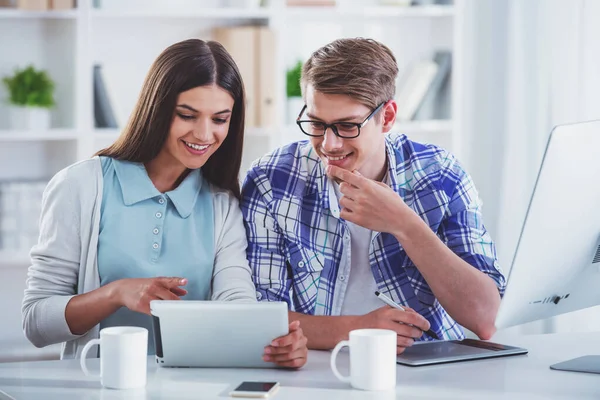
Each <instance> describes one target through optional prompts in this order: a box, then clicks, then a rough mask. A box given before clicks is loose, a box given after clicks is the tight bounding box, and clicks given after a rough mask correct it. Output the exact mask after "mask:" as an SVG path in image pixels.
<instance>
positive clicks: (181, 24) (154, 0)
mask: <svg viewBox="0 0 600 400" xmlns="http://www.w3.org/2000/svg"><path fill="white" fill-rule="evenodd" d="M0 1H1V0H0ZM436 1H437V0H436ZM427 2H428V3H432V2H434V1H433V0H431V1H430V0H427ZM440 2H441V0H440ZM382 3H384V1H380V0H364V1H362V0H361V1H358V0H356V1H355V0H337V5H336V6H333V7H328V6H321V7H315V6H311V7H305V6H295V7H291V6H290V7H286V5H285V4H286V1H285V0H270V1H268V2H267V5H268V6H267V7H247V8H243V7H242V5H243V4H248V5H250V4H254V5H256V4H257V2H251V1H247V0H244V1H241V0H206V1H197V2H195V1H193V0H173V1H169V2H167V1H166V0H164V1H162V0H78V1H77V2H76V7H77V8H74V9H72V10H67V11H57V10H55V11H22V10H17V9H7V8H0V54H2V57H0V77H3V76H7V75H8V74H10V73H11V71H13V70H15V68H22V67H24V66H26V65H34V66H35V67H36V68H38V69H43V70H45V71H47V73H48V74H49V76H51V77H52V79H53V80H54V82H55V88H56V90H55V100H56V103H57V106H56V108H55V109H53V110H52V111H51V120H52V126H66V127H70V128H65V129H48V130H45V131H39V132H38V131H30V132H25V131H16V130H10V129H9V123H8V121H9V118H8V117H9V112H8V108H7V107H6V103H0V182H19V181H21V180H22V181H28V182H31V181H34V182H47V179H49V177H51V176H53V175H54V174H55V173H56V172H58V171H60V170H61V169H63V168H65V167H66V166H68V165H70V164H72V163H74V162H76V161H79V160H82V159H86V158H89V157H90V156H92V155H93V154H95V153H96V152H97V151H98V150H100V149H102V148H105V147H107V146H109V145H110V144H112V143H113V142H114V141H115V140H116V139H117V138H118V136H119V134H120V132H121V129H119V128H102V126H118V127H123V126H124V125H125V124H126V122H127V120H128V118H129V115H130V113H131V111H132V109H133V107H134V105H135V102H136V100H137V96H138V94H139V92H140V88H141V86H142V83H143V79H144V77H145V75H146V73H147V72H148V69H149V68H150V65H151V64H152V62H153V61H154V60H155V59H156V57H157V56H158V54H159V53H160V52H161V51H162V50H164V49H165V48H166V47H167V46H169V45H170V44H173V43H175V42H178V41H181V40H184V39H189V38H200V39H203V40H218V41H220V42H221V43H222V44H223V45H224V46H225V47H226V48H227V50H228V51H229V52H230V53H231V54H232V56H233V58H234V59H235V60H236V63H237V64H238V67H239V69H240V71H241V73H242V77H243V78H244V83H245V87H246V93H247V98H248V104H247V107H246V110H247V115H246V129H245V140H244V152H243V159H242V166H241V172H240V179H243V177H244V175H245V172H246V171H247V169H248V168H249V167H250V165H251V163H252V162H253V161H254V160H256V159H257V158H259V157H261V156H262V155H264V154H265V153H267V152H268V151H270V150H273V149H274V148H276V147H278V146H281V145H285V144H287V143H290V142H292V141H297V140H306V139H307V137H306V136H305V135H303V134H302V132H300V131H299V129H298V127H297V126H296V125H295V123H294V121H295V118H296V117H297V114H298V112H299V111H300V109H301V108H302V105H303V102H302V101H301V100H299V99H298V98H297V97H288V96H291V95H289V93H288V91H287V76H288V74H289V73H291V72H292V71H293V70H294V68H295V66H297V65H298V63H299V62H300V63H301V62H304V61H305V60H306V59H308V57H310V55H311V54H312V52H313V51H314V50H316V49H317V48H319V47H320V46H322V45H324V44H326V43H328V42H330V41H332V40H334V39H337V38H342V37H370V38H373V39H376V40H379V41H381V42H383V43H384V44H386V45H387V46H388V47H390V49H391V50H392V51H393V53H394V55H395V56H396V59H397V62H398V68H399V77H398V81H399V83H398V88H397V91H396V93H397V99H396V100H397V101H398V103H399V106H400V103H401V101H400V100H401V98H402V99H407V98H411V96H406V93H407V92H406V91H403V90H401V89H402V87H401V82H403V81H406V80H408V81H410V80H411V79H412V78H411V77H412V76H413V75H411V72H414V66H415V64H419V63H423V62H426V63H429V65H431V63H433V62H434V57H435V55H436V54H437V53H438V52H440V51H445V52H446V53H451V55H452V58H451V60H452V61H451V71H450V72H448V71H446V75H445V76H447V77H448V79H447V81H448V82H451V85H448V87H449V88H448V89H447V90H446V91H445V92H444V93H445V94H444V96H438V97H439V98H442V97H443V101H437V100H436V101H437V102H436V103H435V104H438V103H443V104H444V107H443V108H439V109H440V110H442V109H443V110H444V111H443V112H437V113H436V112H435V111H432V110H438V108H435V107H437V105H436V106H435V107H433V106H431V104H433V103H429V105H430V107H421V106H415V105H423V104H425V101H424V100H423V99H424V98H426V96H424V95H423V93H421V95H420V96H415V98H417V100H414V101H412V104H413V106H415V107H413V108H414V110H413V111H414V113H410V112H407V113H405V114H406V115H413V116H412V117H410V116H408V117H406V115H405V117H404V118H405V119H409V120H408V121H398V122H397V124H396V126H395V127H394V131H398V132H402V133H405V134H407V135H408V136H409V138H411V139H414V140H419V141H424V142H428V143H434V144H438V145H442V146H444V147H447V148H448V149H449V150H451V151H452V152H454V153H455V154H458V155H459V156H460V151H461V147H460V145H461V137H460V136H461V121H460V118H458V117H460V115H462V110H461V109H460V108H461V102H460V96H461V90H462V86H463V82H464V79H463V78H462V75H463V74H464V69H463V61H464V60H463V55H462V47H463V40H464V32H463V31H462V29H463V27H462V25H460V24H459V23H458V22H457V21H460V20H461V18H462V13H463V0H455V1H454V2H453V4H450V5H446V4H444V5H419V6H409V7H405V6H389V5H382ZM225 4H227V6H224V5H225ZM98 5H101V6H104V8H97V6H98ZM232 5H233V6H232ZM406 38H410V40H406ZM357 56H359V55H357ZM417 78H418V74H417ZM429 78H431V76H429ZM425 80H426V81H427V79H425ZM98 82H102V89H103V90H99V89H98V86H97V85H98ZM101 92H103V93H104V98H103V99H102V100H98V98H96V99H95V94H96V95H97V96H98V95H99V93H101ZM409 94H410V93H409ZM6 97H7V91H6V88H5V87H4V85H0V100H5V99H6ZM419 99H421V100H419ZM102 102H104V103H102ZM98 104H108V105H109V107H107V108H106V109H107V110H109V111H108V114H104V117H107V118H104V123H102V122H99V121H100V120H98V119H97V118H98V116H97V115H96V111H98V110H99V108H98V107H99V106H98ZM423 110H425V112H423ZM419 111H421V112H419ZM438 111H439V110H438ZM108 117H110V118H108ZM417 118H418V120H415V119H417ZM100 119H101V120H102V117H100ZM108 121H110V123H109V122H108ZM37 195H38V194H36V196H37ZM35 201H37V200H35ZM36 218H37V217H36ZM15 251H17V250H15ZM18 251H21V250H18ZM28 251H29V249H26V252H28ZM23 259H27V257H26V256H22V255H21V256H19V255H14V254H13V255H10V258H9V257H8V255H7V254H2V255H1V257H0V264H3V263H5V262H8V260H11V262H13V263H14V261H15V260H21V261H22V260H23Z"/></svg>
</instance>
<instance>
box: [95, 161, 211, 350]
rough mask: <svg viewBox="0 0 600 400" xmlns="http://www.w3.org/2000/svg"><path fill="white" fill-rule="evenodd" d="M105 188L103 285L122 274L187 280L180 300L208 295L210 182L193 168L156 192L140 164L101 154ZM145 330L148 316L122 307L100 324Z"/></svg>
mask: <svg viewBox="0 0 600 400" xmlns="http://www.w3.org/2000/svg"><path fill="white" fill-rule="evenodd" d="M101 161H102V173H103V177H104V192H103V200H102V207H101V216H100V234H99V240H98V273H99V275H100V285H101V286H104V285H106V284H108V283H111V282H113V281H116V280H119V279H124V278H150V277H157V276H178V277H183V278H187V279H188V284H187V285H186V286H185V289H186V290H187V291H188V294H187V295H186V296H183V297H182V298H183V299H188V300H208V299H209V296H210V284H211V279H212V273H213V261H214V257H215V255H214V252H215V250H214V241H215V240H214V213H213V202H212V196H211V192H210V188H209V184H208V183H207V182H205V181H204V180H203V178H202V173H201V171H200V170H199V169H198V170H193V171H191V172H190V173H189V174H188V175H187V177H186V178H185V179H184V180H183V181H182V182H181V184H180V185H179V186H178V187H177V188H176V189H175V190H172V191H169V192H166V193H160V192H159V191H158V189H156V187H155V186H154V184H153V183H152V181H151V180H150V178H149V177H148V174H147V172H146V168H145V167H144V165H143V164H141V163H132V162H127V161H119V160H115V159H113V158H109V157H101ZM122 325H130V326H141V327H144V328H147V329H148V354H154V334H153V330H152V319H151V317H150V316H148V315H145V314H141V313H137V312H133V311H130V310H129V309H127V308H125V307H122V308H121V309H119V310H118V311H117V312H115V313H114V314H112V315H111V316H109V317H108V318H106V319H105V320H103V321H102V322H101V323H100V328H101V329H102V328H105V327H109V326H122Z"/></svg>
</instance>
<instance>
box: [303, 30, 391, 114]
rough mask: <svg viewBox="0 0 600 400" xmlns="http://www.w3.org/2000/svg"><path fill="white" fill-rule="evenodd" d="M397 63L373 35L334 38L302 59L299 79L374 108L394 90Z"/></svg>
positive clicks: (389, 98)
mask: <svg viewBox="0 0 600 400" xmlns="http://www.w3.org/2000/svg"><path fill="white" fill-rule="evenodd" d="M397 75H398V65H397V63H396V58H395V57H394V54H393V53H392V51H391V50H390V49H389V48H388V47H387V46H385V45H384V44H382V43H379V42H377V41H375V40H373V39H366V38H352V39H338V40H335V41H333V42H331V43H329V44H327V45H325V46H323V47H321V48H320V49H318V50H317V51H315V52H314V53H313V54H312V55H311V56H310V58H309V59H308V60H307V61H306V63H305V64H304V66H303V68H302V77H301V79H300V82H301V86H302V95H303V96H305V93H306V86H307V85H309V84H310V85H312V86H313V88H314V89H315V90H316V91H318V92H321V93H325V94H341V95H346V96H350V97H352V98H354V99H355V100H357V101H358V102H360V103H361V104H364V105H365V106H367V107H369V108H371V109H375V108H376V107H377V106H379V104H381V103H383V102H385V101H387V100H391V99H393V98H394V95H395V94H396V77H397Z"/></svg>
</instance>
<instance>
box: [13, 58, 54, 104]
mask: <svg viewBox="0 0 600 400" xmlns="http://www.w3.org/2000/svg"><path fill="white" fill-rule="evenodd" d="M2 81H3V82H4V84H5V85H6V87H7V89H8V91H9V96H10V97H9V101H10V103H11V104H14V105H17V106H25V107H44V108H50V107H52V106H54V104H55V102H54V97H53V95H54V82H53V81H52V79H51V78H50V76H49V75H48V74H47V73H46V71H43V70H36V69H35V68H34V67H33V66H32V65H29V66H28V67H26V68H24V69H16V70H15V73H14V75H12V76H7V77H5V78H3V79H2Z"/></svg>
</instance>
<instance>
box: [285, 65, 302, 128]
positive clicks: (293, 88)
mask: <svg viewBox="0 0 600 400" xmlns="http://www.w3.org/2000/svg"><path fill="white" fill-rule="evenodd" d="M301 74H302V61H298V62H297V63H296V64H295V65H294V66H293V67H292V68H290V69H288V70H287V73H286V77H287V84H286V92H287V120H288V123H289V124H294V123H295V122H296V118H297V117H298V114H299V113H300V110H302V107H303V106H304V100H302V90H301V89H300V75H301Z"/></svg>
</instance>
